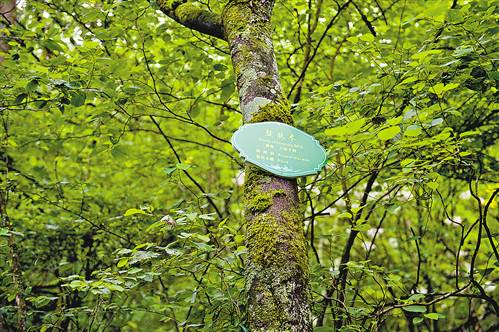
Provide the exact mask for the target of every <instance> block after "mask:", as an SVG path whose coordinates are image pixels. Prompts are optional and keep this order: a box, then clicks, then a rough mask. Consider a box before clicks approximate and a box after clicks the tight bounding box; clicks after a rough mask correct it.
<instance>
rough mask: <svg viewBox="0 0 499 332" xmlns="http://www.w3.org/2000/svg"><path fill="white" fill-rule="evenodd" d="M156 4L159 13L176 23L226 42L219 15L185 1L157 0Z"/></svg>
mask: <svg viewBox="0 0 499 332" xmlns="http://www.w3.org/2000/svg"><path fill="white" fill-rule="evenodd" d="M157 3H158V5H159V8H160V9H161V11H162V12H163V13H165V14H166V15H167V16H168V17H170V18H171V19H173V20H174V21H176V22H177V23H180V24H182V25H183V26H185V27H187V28H189V29H193V30H196V31H199V32H201V33H204V34H207V35H210V36H213V37H217V38H219V39H222V40H226V38H225V33H224V28H223V25H222V18H221V17H220V15H218V14H215V13H212V12H210V11H208V10H205V9H201V8H198V7H197V6H195V5H194V4H192V3H190V2H187V0H173V1H172V0H158V1H157Z"/></svg>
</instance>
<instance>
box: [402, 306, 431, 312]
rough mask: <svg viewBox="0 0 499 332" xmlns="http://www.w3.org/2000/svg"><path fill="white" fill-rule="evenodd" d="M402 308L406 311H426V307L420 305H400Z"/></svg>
mask: <svg viewBox="0 0 499 332" xmlns="http://www.w3.org/2000/svg"><path fill="white" fill-rule="evenodd" d="M402 309H404V310H405V311H408V312H426V307H425V306H422V305H409V306H407V307H402Z"/></svg>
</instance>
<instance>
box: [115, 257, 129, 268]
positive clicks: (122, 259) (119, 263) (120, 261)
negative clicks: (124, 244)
mask: <svg viewBox="0 0 499 332" xmlns="http://www.w3.org/2000/svg"><path fill="white" fill-rule="evenodd" d="M127 263H128V257H123V258H121V259H120V260H119V261H118V264H116V266H117V267H123V266H125V265H127Z"/></svg>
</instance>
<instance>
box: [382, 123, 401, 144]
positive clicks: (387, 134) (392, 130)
mask: <svg viewBox="0 0 499 332" xmlns="http://www.w3.org/2000/svg"><path fill="white" fill-rule="evenodd" d="M398 133H400V127H399V126H392V127H388V128H386V129H383V130H381V131H380V132H379V133H378V137H379V138H380V139H382V140H384V141H386V140H389V139H392V138H394V137H395V136H397V134H398Z"/></svg>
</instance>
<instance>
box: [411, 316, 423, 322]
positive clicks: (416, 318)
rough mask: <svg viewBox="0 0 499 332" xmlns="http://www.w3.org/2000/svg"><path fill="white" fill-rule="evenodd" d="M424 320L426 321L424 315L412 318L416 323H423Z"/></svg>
mask: <svg viewBox="0 0 499 332" xmlns="http://www.w3.org/2000/svg"><path fill="white" fill-rule="evenodd" d="M423 321H424V318H423V317H414V318H413V319H412V322H413V323H414V324H421V323H422V322H423Z"/></svg>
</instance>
